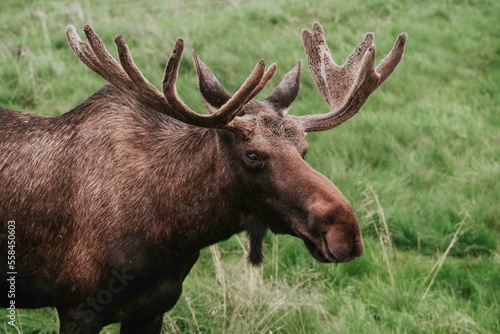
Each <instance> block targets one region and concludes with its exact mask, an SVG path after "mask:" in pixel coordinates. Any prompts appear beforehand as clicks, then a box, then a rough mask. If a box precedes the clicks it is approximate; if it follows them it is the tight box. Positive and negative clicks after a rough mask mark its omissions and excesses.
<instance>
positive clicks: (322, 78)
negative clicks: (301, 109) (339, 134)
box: [299, 22, 408, 132]
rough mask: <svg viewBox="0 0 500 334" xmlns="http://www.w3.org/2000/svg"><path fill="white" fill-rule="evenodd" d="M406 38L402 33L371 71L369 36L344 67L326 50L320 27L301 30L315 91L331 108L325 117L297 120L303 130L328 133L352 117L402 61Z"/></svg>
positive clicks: (371, 55) (371, 49)
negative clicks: (327, 131)
mask: <svg viewBox="0 0 500 334" xmlns="http://www.w3.org/2000/svg"><path fill="white" fill-rule="evenodd" d="M407 37H408V36H407V34H406V33H401V34H400V35H399V36H398V38H397V40H396V43H395V44H394V46H393V48H392V50H391V52H389V54H388V55H387V56H386V57H385V58H384V59H383V60H382V61H381V62H380V64H379V65H378V66H377V67H376V68H375V69H374V63H375V45H374V44H373V34H372V33H369V34H366V35H365V39H364V41H363V42H361V43H360V44H359V45H358V47H357V48H356V49H355V50H354V51H353V52H352V53H351V55H350V56H349V58H347V61H346V62H345V63H344V65H342V66H338V65H337V64H336V63H335V61H334V60H333V58H332V56H331V53H330V50H329V49H328V45H327V43H326V40H325V34H324V32H323V28H322V27H321V25H320V24H319V23H318V22H315V23H314V24H313V31H312V32H311V31H309V30H307V29H304V30H303V31H302V40H303V42H304V47H305V50H306V53H307V58H308V62H309V69H310V70H311V74H312V76H313V80H314V83H315V85H316V88H317V89H318V91H319V92H320V93H321V95H322V96H323V98H324V99H325V101H326V103H327V104H328V106H329V107H330V112H328V113H326V114H318V115H308V116H302V117H299V118H300V119H301V120H302V122H303V124H304V127H305V130H306V131H308V132H310V131H324V130H329V129H332V128H334V127H336V126H338V125H340V124H342V123H343V122H345V121H346V120H348V119H349V118H351V117H352V116H354V115H355V114H356V113H357V112H358V110H359V109H360V108H361V106H362V105H363V104H364V103H365V101H366V100H367V99H368V96H370V94H371V93H373V91H375V89H377V87H378V86H380V85H381V84H382V82H384V80H385V79H387V77H388V76H389V75H390V74H391V73H392V71H394V69H395V68H396V66H397V65H398V63H399V62H400V61H401V59H402V58H403V53H404V47H405V43H406V39H407Z"/></svg>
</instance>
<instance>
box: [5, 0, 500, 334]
mask: <svg viewBox="0 0 500 334" xmlns="http://www.w3.org/2000/svg"><path fill="white" fill-rule="evenodd" d="M498 13H500V3H499V2H498V1H494V0H483V1H479V0H470V1H465V0H464V1H458V0H456V1H451V0H449V1H431V0H423V1H420V2H418V3H415V2H413V1H395V0H384V1H381V0H380V1H379V0H377V1H349V2H348V1H326V0H323V1H314V2H313V1H303V0H301V1H292V0H288V1H287V0H278V1H273V2H270V1H252V2H249V1H241V0H235V1H222V0H220V1H216V0H214V1H207V0H204V1H201V0H191V1H160V0H154V1H149V2H132V1H121V2H118V1H108V2H103V1H96V0H86V1H80V2H79V1H66V0H60V1H52V0H48V1H43V2H42V1H26V0H25V1H22V2H19V1H13V0H7V1H5V0H4V1H2V2H0V36H1V37H0V87H1V89H0V105H1V106H3V107H7V108H13V109H21V110H26V111H31V112H35V113H40V114H45V115H58V114H61V113H63V112H65V111H67V110H69V109H71V108H73V107H74V106H76V105H77V104H78V103H80V102H82V101H83V100H84V99H85V98H86V97H88V96H89V95H90V94H91V93H92V92H94V91H95V90H97V89H98V88H99V87H100V86H102V85H103V83H104V82H103V80H102V79H100V78H99V77H98V76H97V75H95V74H94V73H93V72H91V71H90V70H88V69H87V68H86V67H85V66H84V65H83V64H81V63H79V61H78V60H77V59H76V57H75V56H74V55H73V54H72V52H71V50H70V48H69V47H68V46H67V44H66V41H65V32H64V29H65V27H66V25H68V24H74V25H75V26H77V28H78V29H79V30H80V28H81V26H82V25H83V24H84V23H91V24H92V25H93V26H94V28H95V29H96V31H97V32H98V33H99V34H100V36H101V37H102V38H103V40H104V42H105V43H106V45H108V46H110V49H114V47H112V45H113V43H112V39H113V37H114V36H115V35H116V34H118V33H119V34H122V35H123V36H124V37H125V38H126V40H127V42H128V44H129V45H130V47H131V52H132V54H133V55H134V58H135V60H136V62H137V64H138V65H139V67H140V68H141V69H142V71H143V73H145V75H146V76H147V77H148V78H149V79H150V80H151V81H152V82H153V83H154V84H156V85H159V82H160V81H161V77H162V74H163V66H164V64H165V62H166V60H167V58H168V55H169V53H170V50H171V47H172V45H173V43H174V41H175V39H176V38H177V37H183V38H184V39H185V42H186V46H187V49H189V48H194V49H195V50H196V52H197V53H198V55H199V56H200V57H201V58H202V59H203V60H204V62H205V63H206V64H207V65H209V66H210V67H211V68H212V70H213V71H214V73H216V75H217V76H218V77H219V78H220V80H221V81H222V82H223V83H224V85H225V86H226V88H228V90H231V91H234V90H236V89H237V88H238V87H239V85H240V84H241V83H242V82H243V80H244V79H245V77H246V75H247V74H248V73H250V71H251V69H252V68H253V66H254V64H255V63H256V62H257V61H258V60H259V59H261V58H264V59H265V60H266V62H267V63H268V64H270V63H272V62H276V63H278V65H279V68H278V75H277V77H276V78H275V79H273V81H272V82H271V84H270V85H269V86H270V87H268V88H266V90H265V91H264V92H263V93H262V94H261V95H260V97H261V98H262V97H265V96H266V94H267V93H269V92H270V91H271V89H272V87H273V86H275V85H276V84H277V83H278V82H279V81H280V80H281V77H282V75H283V74H284V73H286V72H287V71H288V70H289V69H291V68H292V67H293V66H294V64H295V63H296V61H297V60H298V59H302V60H303V61H305V55H304V52H303V48H302V45H301V39H300V30H301V29H302V28H309V27H310V26H311V24H312V22H313V21H315V20H318V21H320V22H321V23H322V24H323V26H324V28H325V32H326V36H327V39H328V41H329V44H330V49H331V51H332V52H333V54H334V57H335V58H336V59H337V60H338V62H343V60H344V59H345V58H346V57H347V55H348V54H349V53H350V51H351V50H352V49H353V48H354V47H355V46H356V45H357V43H358V42H359V41H361V39H362V37H363V34H364V33H365V32H367V31H374V32H375V34H376V45H377V52H378V56H377V58H378V60H380V59H381V57H383V56H384V55H385V54H386V53H387V52H388V51H389V50H390V48H391V46H392V43H393V42H394V40H395V38H396V36H397V34H398V33H400V32H401V31H406V32H408V34H409V40H408V44H407V49H406V54H405V58H404V60H403V62H402V63H401V64H400V65H399V67H398V68H397V69H396V71H395V72H394V73H393V74H392V75H391V77H390V78H389V79H388V80H387V82H385V83H384V84H383V85H382V86H381V87H380V88H379V89H378V91H377V92H375V93H374V94H373V96H371V97H370V99H369V100H368V102H367V103H366V104H365V106H364V107H363V108H362V110H361V112H360V113H359V114H358V115H357V116H356V117H354V118H353V119H351V120H349V121H348V122H347V123H346V124H344V125H342V126H341V127H339V128H337V129H335V130H333V131H329V132H324V133H312V134H310V135H309V136H308V141H309V144H310V147H311V149H310V153H309V154H308V157H307V160H308V162H309V163H310V164H311V165H312V166H313V167H314V168H316V169H317V170H319V171H321V172H322V173H323V174H325V175H326V176H327V177H329V178H330V179H331V180H332V181H333V182H334V183H335V184H336V185H337V186H338V187H339V188H340V189H341V190H342V192H343V193H344V195H346V197H347V198H349V199H350V201H351V203H352V204H353V206H354V207H355V209H356V211H357V215H358V217H359V219H360V224H361V226H362V231H363V234H364V238H365V245H366V253H365V255H364V256H363V257H361V258H360V259H357V260H355V261H353V262H352V263H347V264H342V265H324V264H320V263H317V262H315V261H314V260H313V259H312V258H311V256H310V255H309V253H308V252H307V251H306V249H305V247H304V246H303V245H302V242H301V241H300V240H298V239H294V238H292V237H287V236H279V237H274V236H271V235H268V237H267V239H266V249H265V256H266V258H265V263H264V266H263V268H262V269H261V270H253V269H251V268H248V266H247V265H246V262H245V254H244V249H245V247H246V246H245V245H246V243H245V240H244V237H243V236H240V237H239V238H237V237H235V238H232V239H230V240H229V241H227V242H224V243H221V244H219V245H218V246H216V247H212V248H211V249H210V250H208V249H207V250H204V251H203V252H202V256H201V258H200V260H199V262H198V263H197V264H196V265H195V267H194V268H193V270H192V272H191V274H190V275H189V276H188V278H187V279H186V281H185V284H184V293H183V295H182V297H181V299H180V300H179V302H178V304H177V305H176V306H175V307H174V309H172V310H171V311H170V312H169V313H167V314H166V316H165V324H164V332H165V333H224V332H225V333H499V332H500V320H499V316H498V315H499V314H500V251H499V244H500V242H499V241H500V218H499V217H500V204H499V203H500V186H499V181H500V162H499V157H500V95H499V94H498V92H499V88H500V87H499V86H500V85H499V81H498V78H500V43H499V40H500V33H499V31H498V21H499V18H500V16H499V14H498ZM80 31H81V30H80ZM187 54H188V52H186V56H185V59H184V61H183V65H182V67H181V76H180V78H179V82H178V90H179V93H180V95H181V96H182V98H183V99H184V100H185V101H187V102H188V104H189V105H191V106H193V107H194V108H197V110H200V112H202V110H203V109H202V104H201V103H200V100H201V98H200V97H199V93H198V92H197V88H196V75H195V71H194V70H193V67H192V61H191V59H190V57H188V56H187ZM325 111H326V105H325V104H324V102H323V101H322V99H321V97H320V96H319V94H318V93H317V92H316V91H315V89H314V85H313V84H312V80H311V77H310V75H309V72H308V70H307V69H305V70H304V75H303V79H302V89H301V92H300V94H299V96H298V99H297V101H296V102H295V104H294V106H293V110H292V113H294V114H310V113H318V112H325ZM384 222H385V223H386V225H387V229H384V228H383V225H384ZM459 228H460V230H459V231H458V232H459V233H458V234H457V237H458V239H455V241H454V242H453V243H452V240H453V237H454V234H455V233H456V232H457V230H458V229H459ZM377 231H378V233H377ZM380 240H392V243H388V242H385V243H381V242H380ZM450 243H452V244H451V245H450ZM450 246H451V247H450ZM19 320H20V323H21V326H22V333H54V332H56V330H57V317H56V315H55V312H54V311H53V310H51V309H45V310H21V311H20V312H19ZM117 328H118V327H117V326H116V325H112V326H109V327H107V328H106V329H105V330H104V331H103V332H104V333H117V330H118V329H117ZM7 329H8V327H7V326H6V324H4V323H3V322H2V323H0V332H2V331H6V330H7Z"/></svg>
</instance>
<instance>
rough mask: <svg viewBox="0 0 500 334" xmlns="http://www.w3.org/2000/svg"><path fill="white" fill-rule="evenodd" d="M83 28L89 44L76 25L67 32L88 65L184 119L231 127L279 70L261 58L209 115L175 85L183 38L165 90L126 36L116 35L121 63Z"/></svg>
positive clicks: (167, 70) (135, 95) (137, 96)
mask: <svg viewBox="0 0 500 334" xmlns="http://www.w3.org/2000/svg"><path fill="white" fill-rule="evenodd" d="M83 30H84V33H85V35H86V36H87V39H88V41H89V44H87V43H85V42H83V41H82V40H81V39H80V37H79V36H78V33H77V32H76V29H75V27H74V26H71V25H70V26H68V27H67V28H66V35H67V39H68V42H69V44H70V46H71V48H72V49H73V52H74V53H75V54H76V55H77V57H78V58H79V59H80V60H81V61H82V62H83V63H84V64H85V65H87V66H88V67H89V68H90V69H92V70H93V71H94V72H96V73H98V74H99V75H101V76H102V77H103V78H104V79H105V80H107V81H108V82H109V83H111V84H113V85H114V86H116V87H117V88H118V89H120V90H121V91H122V92H123V93H125V94H127V95H128V96H131V97H133V98H134V99H136V100H137V101H138V102H140V103H142V104H143V105H145V106H147V107H150V108H152V109H153V110H156V111H158V112H161V113H164V114H167V115H169V116H171V117H173V118H175V119H177V120H179V121H182V122H184V123H187V124H191V125H196V126H200V127H208V128H226V127H227V128H228V129H230V128H231V127H230V126H228V124H229V123H230V122H231V121H232V120H233V119H234V118H235V117H236V116H237V115H238V113H239V112H240V110H241V109H242V108H243V107H244V106H245V104H246V103H248V102H249V101H250V100H251V99H252V98H254V97H255V96H256V95H257V94H258V93H259V92H260V91H261V90H262V89H263V88H264V87H265V86H266V84H267V83H268V82H269V81H270V80H271V78H272V77H273V75H274V73H275V71H276V65H275V64H273V65H271V66H270V67H269V68H268V69H267V71H265V63H264V61H263V60H261V61H260V62H259V63H257V65H256V66H255V69H254V70H253V72H252V73H251V74H250V76H249V77H248V79H247V80H246V81H245V83H244V84H243V85H242V86H241V87H240V89H238V91H237V92H236V93H235V94H234V95H233V96H232V97H231V98H230V99H229V100H228V101H227V102H226V103H225V104H224V105H222V106H221V107H220V109H219V110H217V111H216V112H214V113H211V114H209V115H201V114H198V113H196V112H194V111H193V110H191V109H190V108H189V107H188V106H187V105H186V104H185V103H184V102H183V101H182V100H181V99H180V97H179V95H178V94H177V90H176V87H175V82H176V80H177V75H178V72H179V65H180V62H181V57H182V51H183V49H184V42H183V40H182V39H178V40H177V41H176V43H175V46H174V49H173V51H172V53H171V55H170V59H169V60H168V62H167V66H166V68H165V74H164V77H163V83H162V91H163V94H162V93H161V92H159V91H158V90H157V89H156V88H155V87H154V86H153V85H152V84H151V83H150V82H149V81H148V80H147V79H146V78H145V77H144V76H143V75H142V73H141V71H140V70H139V69H138V68H137V66H136V65H135V63H134V61H133V59H132V56H131V54H130V52H129V49H128V46H127V44H126V43H125V40H124V39H123V37H122V36H118V37H116V38H115V43H116V45H117V47H118V56H119V59H120V63H118V62H117V61H116V60H115V59H114V58H113V57H112V56H111V54H110V53H109V52H108V51H107V50H106V47H105V46H104V44H103V43H102V41H101V39H100V38H99V36H97V34H96V33H95V32H94V30H93V29H92V27H91V26H90V25H85V26H84V28H83ZM196 61H197V58H196V59H195V62H196Z"/></svg>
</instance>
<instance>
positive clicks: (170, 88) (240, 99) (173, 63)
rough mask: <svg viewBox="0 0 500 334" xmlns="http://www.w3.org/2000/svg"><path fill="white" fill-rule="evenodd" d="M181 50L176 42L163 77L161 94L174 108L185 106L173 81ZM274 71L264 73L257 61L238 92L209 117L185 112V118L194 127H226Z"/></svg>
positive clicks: (180, 43) (181, 46)
mask: <svg viewBox="0 0 500 334" xmlns="http://www.w3.org/2000/svg"><path fill="white" fill-rule="evenodd" d="M182 49H183V44H182V41H180V42H179V41H178V43H177V44H176V46H175V48H174V51H172V55H171V56H170V59H169V61H168V63H167V66H166V69H165V76H164V77H163V85H162V87H163V94H164V95H165V97H166V98H167V100H168V101H169V102H170V103H171V104H172V105H173V106H174V108H176V107H178V108H183V106H185V105H184V103H183V102H182V100H181V99H180V98H179V96H178V95H177V89H176V87H175V81H176V79H177V75H178V72H179V65H180V62H181V57H180V53H181V52H182ZM193 56H194V61H195V65H196V62H197V59H196V55H195V54H193ZM275 69H276V68H275V66H270V68H269V70H268V71H267V72H264V70H265V63H264V61H263V60H261V61H259V62H258V63H257V65H256V66H255V68H254V70H253V71H252V73H251V74H250V76H249V77H248V79H247V80H246V81H245V82H244V83H243V85H242V86H241V87H240V89H238V91H237V92H236V93H235V94H234V95H233V96H232V97H231V98H230V99H229V100H228V101H227V102H226V103H225V104H224V105H222V106H221V107H220V109H219V110H217V112H215V113H212V114H210V115H200V114H197V113H195V112H187V113H186V116H187V117H189V118H190V120H191V121H192V122H193V123H191V124H194V125H200V124H210V125H203V126H208V127H221V126H224V125H227V124H228V123H229V122H231V121H232V120H233V119H234V118H235V117H236V115H237V114H238V113H239V111H240V110H241V108H243V106H244V105H245V104H246V103H248V102H249V101H250V100H251V99H252V98H253V97H255V95H257V94H258V93H259V92H260V91H261V90H262V89H263V88H264V86H265V85H266V84H267V82H269V80H270V79H271V78H270V77H269V76H271V77H272V75H273V74H274V71H275Z"/></svg>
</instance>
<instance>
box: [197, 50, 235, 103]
mask: <svg viewBox="0 0 500 334" xmlns="http://www.w3.org/2000/svg"><path fill="white" fill-rule="evenodd" d="M193 61H194V66H195V67H196V72H197V73H198V84H199V86H200V87H199V88H200V93H201V95H202V96H203V99H204V100H205V102H206V103H207V107H208V108H209V109H219V108H220V107H221V106H222V105H224V103H226V102H227V101H228V100H229V99H230V98H231V96H230V95H229V93H228V92H226V90H225V89H224V87H222V85H221V83H220V82H219V80H217V78H216V77H215V75H214V74H213V73H212V71H211V70H210V69H209V68H208V66H207V65H205V64H204V63H203V62H202V61H201V60H200V58H198V56H197V55H196V53H195V52H194V51H193ZM211 111H213V110H211Z"/></svg>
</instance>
